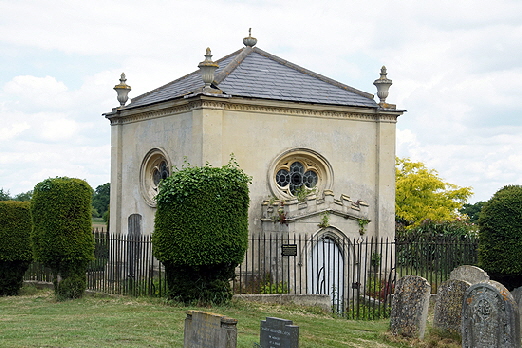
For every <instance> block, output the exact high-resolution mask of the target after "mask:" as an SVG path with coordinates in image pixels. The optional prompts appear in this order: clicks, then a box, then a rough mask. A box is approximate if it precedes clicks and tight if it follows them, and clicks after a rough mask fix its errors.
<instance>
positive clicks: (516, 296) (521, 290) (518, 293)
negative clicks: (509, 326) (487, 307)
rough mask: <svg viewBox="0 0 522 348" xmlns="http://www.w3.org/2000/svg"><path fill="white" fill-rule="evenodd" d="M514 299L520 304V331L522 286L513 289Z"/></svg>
mask: <svg viewBox="0 0 522 348" xmlns="http://www.w3.org/2000/svg"><path fill="white" fill-rule="evenodd" d="M511 295H513V299H514V300H515V302H516V303H517V306H518V314H519V315H520V332H522V286H521V287H519V288H516V289H513V291H511Z"/></svg>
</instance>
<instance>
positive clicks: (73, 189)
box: [31, 177, 94, 299]
mask: <svg viewBox="0 0 522 348" xmlns="http://www.w3.org/2000/svg"><path fill="white" fill-rule="evenodd" d="M91 200H92V188H91V187H90V186H89V184H87V183H86V182H85V181H83V180H80V179H71V178H67V177H61V178H54V179H47V180H44V181H42V182H40V183H38V184H37V185H36V186H35V188H34V194H33V199H32V202H31V212H32V217H33V231H32V233H31V239H32V243H33V251H34V255H35V258H36V259H37V261H39V262H41V263H43V264H44V265H45V266H47V267H49V268H51V269H52V270H53V273H54V278H55V282H54V283H55V293H56V295H57V298H58V299H64V298H77V297H80V296H81V295H82V294H83V291H84V290H85V287H86V281H85V271H86V267H87V265H88V264H89V261H91V260H94V238H93V235H92V229H91Z"/></svg>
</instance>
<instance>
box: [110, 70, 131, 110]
mask: <svg viewBox="0 0 522 348" xmlns="http://www.w3.org/2000/svg"><path fill="white" fill-rule="evenodd" d="M125 81H127V79H126V78H125V73H121V76H120V83H119V84H117V85H116V86H114V88H113V89H114V90H115V91H116V93H118V97H117V98H118V102H120V107H122V106H124V105H125V103H126V102H127V100H129V92H130V91H131V86H129V85H128V84H126V83H125Z"/></svg>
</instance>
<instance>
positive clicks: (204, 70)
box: [198, 47, 219, 87]
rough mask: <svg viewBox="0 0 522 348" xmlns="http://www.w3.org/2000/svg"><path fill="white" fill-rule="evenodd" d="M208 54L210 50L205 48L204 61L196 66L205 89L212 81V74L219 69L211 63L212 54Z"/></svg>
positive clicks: (215, 64)
mask: <svg viewBox="0 0 522 348" xmlns="http://www.w3.org/2000/svg"><path fill="white" fill-rule="evenodd" d="M210 53H211V52H210V48H208V47H207V51H206V54H205V60H204V61H202V62H201V63H199V65H198V68H199V71H200V73H201V78H203V82H205V87H210V84H211V83H212V82H213V81H214V73H215V72H216V69H217V68H219V65H218V64H217V63H215V62H213V61H212V54H210Z"/></svg>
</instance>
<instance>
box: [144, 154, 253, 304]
mask: <svg viewBox="0 0 522 348" xmlns="http://www.w3.org/2000/svg"><path fill="white" fill-rule="evenodd" d="M249 182H250V178H249V177H248V176H247V175H246V174H245V173H244V172H243V171H242V170H241V169H240V168H239V167H238V166H237V164H236V163H232V162H230V163H229V164H227V165H225V166H223V167H221V168H217V167H211V166H209V165H206V166H204V167H191V166H185V167H183V168H182V169H181V170H175V171H174V172H173V173H172V175H171V176H170V177H168V178H167V179H165V180H163V181H162V183H161V185H160V190H159V193H158V195H157V197H156V200H157V210H156V218H155V221H154V232H153V234H152V250H153V254H154V256H155V257H156V258H157V259H158V260H160V261H161V262H162V263H163V265H164V266H165V273H166V276H167V284H168V295H169V297H170V298H171V299H176V300H179V301H182V302H185V303H190V302H194V301H197V302H199V303H201V304H209V303H215V304H218V303H224V302H227V301H229V300H230V298H231V297H232V291H231V289H230V280H231V279H232V278H233V277H234V273H235V271H234V270H235V268H236V267H237V265H238V264H240V263H241V262H242V261H243V257H244V253H245V251H246V248H247V244H248V205H249V196H248V183H249Z"/></svg>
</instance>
